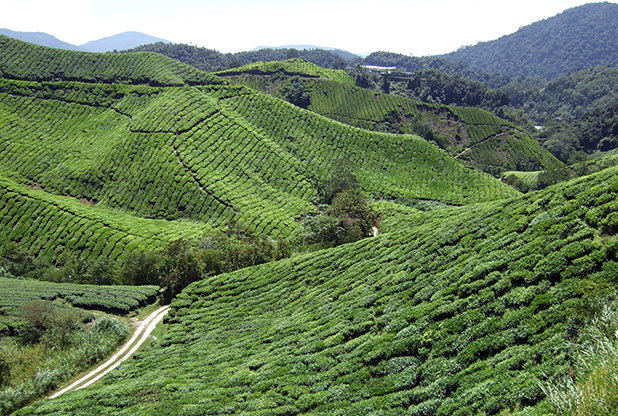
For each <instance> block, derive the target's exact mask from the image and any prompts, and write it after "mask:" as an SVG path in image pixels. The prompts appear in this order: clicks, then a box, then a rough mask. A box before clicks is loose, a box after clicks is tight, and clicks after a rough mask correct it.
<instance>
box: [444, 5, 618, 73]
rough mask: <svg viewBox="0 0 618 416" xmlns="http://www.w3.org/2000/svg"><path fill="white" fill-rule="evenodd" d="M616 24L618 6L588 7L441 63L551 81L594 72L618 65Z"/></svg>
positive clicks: (454, 54) (458, 53)
mask: <svg viewBox="0 0 618 416" xmlns="http://www.w3.org/2000/svg"><path fill="white" fill-rule="evenodd" d="M617 19H618V4H615V3H609V2H605V3H591V4H586V5H583V6H579V7H574V8H572V9H568V10H566V11H564V12H562V13H560V14H558V15H557V16H554V17H551V18H548V19H545V20H542V21H539V22H536V23H533V24H531V25H528V26H525V27H522V28H521V29H519V30H518V31H517V32H515V33H513V34H510V35H506V36H503V37H501V38H500V39H497V40H494V41H489V42H482V43H478V44H476V45H473V46H468V47H462V48H461V49H459V50H458V51H456V52H452V53H450V54H446V55H443V57H444V58H446V59H448V60H450V61H453V62H464V63H466V64H467V65H469V66H470V68H472V69H477V70H482V71H485V72H489V73H494V72H496V73H504V74H508V75H512V76H513V75H526V76H535V77H540V78H542V79H545V80H551V79H553V78H555V77H557V76H560V75H565V74H567V73H568V72H571V71H574V70H579V69H583V68H588V67H591V66H599V65H606V64H609V65H612V66H615V65H617V64H618V46H617V45H616V42H615V39H616V38H618V27H617V26H616V20H617Z"/></svg>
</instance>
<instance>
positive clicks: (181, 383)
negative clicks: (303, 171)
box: [17, 169, 618, 415]
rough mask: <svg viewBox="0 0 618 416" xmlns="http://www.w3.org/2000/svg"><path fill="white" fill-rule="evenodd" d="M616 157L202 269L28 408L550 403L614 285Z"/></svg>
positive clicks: (264, 410) (235, 409)
mask: <svg viewBox="0 0 618 416" xmlns="http://www.w3.org/2000/svg"><path fill="white" fill-rule="evenodd" d="M617 174H618V170H616V169H610V170H606V171H603V172H601V173H599V174H596V175H593V176H590V177H587V178H580V179H577V180H574V181H571V182H567V183H562V184H560V185H557V186H554V187H551V188H548V189H546V190H544V191H541V192H536V193H530V194H527V195H526V196H521V197H517V198H513V199H508V200H502V201H497V202H493V203H487V204H479V205H470V206H466V207H460V208H452V209H444V210H438V211H433V212H425V213H411V214H405V213H402V215H404V216H407V217H408V218H407V220H406V221H401V220H400V227H401V228H400V230H398V231H394V232H391V233H387V234H383V235H381V236H379V237H377V238H371V239H366V240H362V241H360V242H357V243H354V244H349V245H345V246H340V247H337V248H335V249H331V250H324V251H320V252H317V253H313V254H311V255H305V256H298V257H295V258H292V259H287V260H283V261H280V262H278V263H276V264H274V265H272V264H271V265H267V266H258V267H253V268H248V269H244V270H241V271H238V272H235V273H232V274H227V275H219V276H217V277H213V278H210V279H207V280H204V281H201V282H197V283H195V284H193V285H191V286H190V287H189V288H187V289H186V290H185V291H184V292H183V293H182V294H181V295H180V296H178V297H177V298H176V300H175V301H174V302H173V303H172V311H171V312H170V318H169V319H168V320H167V323H168V328H167V334H166V335H165V337H164V338H163V339H160V340H159V341H158V342H156V343H153V344H152V345H151V346H150V347H149V348H148V349H146V350H144V351H143V352H141V353H139V354H138V356H137V357H136V359H134V360H132V361H131V362H130V363H126V364H124V365H123V366H122V367H121V368H119V369H118V370H117V371H116V372H114V373H113V374H111V375H110V376H108V377H107V378H106V379H105V380H103V381H102V383H100V384H99V385H96V386H92V387H90V388H88V389H84V390H82V391H78V392H74V393H70V394H67V395H66V396H63V397H61V398H59V399H55V400H53V401H43V402H40V403H37V404H35V405H34V406H32V407H29V408H26V409H23V410H21V411H18V412H17V414H18V415H61V414H62V415H71V414H75V415H77V414H84V409H88V410H87V411H88V412H90V413H92V412H97V413H102V414H116V415H125V414H126V415H129V414H130V415H139V414H144V415H146V414H159V415H178V414H183V415H198V414H199V415H214V414H222V413H225V414H244V415H265V414H270V415H272V414H287V415H300V414H312V415H335V414H337V415H344V414H349V415H358V414H376V415H377V414H380V415H404V414H405V415H472V414H486V415H498V414H500V415H504V414H514V413H517V411H525V412H523V413H522V414H527V415H531V414H546V413H544V412H546V411H547V410H549V408H548V406H547V404H546V403H544V402H543V398H544V394H543V392H542V389H541V385H542V383H552V382H555V380H556V379H557V378H559V377H562V376H566V375H567V374H569V372H571V371H573V369H572V367H571V366H572V365H573V362H574V360H575V348H574V347H573V344H571V341H572V340H573V339H574V338H575V337H576V335H577V333H578V331H579V330H580V328H581V326H582V323H583V322H584V321H585V318H586V316H587V313H588V312H586V310H587V309H586V305H590V301H591V300H592V299H595V298H596V297H597V296H599V295H603V294H605V293H606V292H608V291H609V292H612V291H614V290H615V289H614V288H615V283H616V281H617V280H616V279H618V275H617V274H616V270H617V264H618V263H617V261H618V240H617V237H616V233H617V232H618V214H617V213H618V206H617V201H618V198H617V197H618V179H617V178H618V176H617ZM404 224H405V225H404Z"/></svg>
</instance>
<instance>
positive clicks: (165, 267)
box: [159, 239, 202, 301]
mask: <svg viewBox="0 0 618 416" xmlns="http://www.w3.org/2000/svg"><path fill="white" fill-rule="evenodd" d="M162 255H163V261H162V263H161V267H160V269H159V270H160V275H159V279H160V285H161V286H162V287H164V288H166V291H165V294H164V298H165V299H166V300H168V301H169V300H171V299H172V298H173V297H174V296H175V295H176V294H178V293H180V292H181V291H182V289H184V288H185V287H187V286H189V284H191V283H193V282H195V281H198V280H200V279H201V278H202V273H201V271H200V267H199V263H198V261H197V258H196V257H195V256H194V255H193V253H191V252H190V249H189V244H188V243H187V241H186V240H183V239H179V240H174V241H172V242H171V243H170V244H169V245H168V246H167V248H166V249H165V250H164V251H163V253H162Z"/></svg>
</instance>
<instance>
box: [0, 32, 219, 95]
mask: <svg viewBox="0 0 618 416" xmlns="http://www.w3.org/2000/svg"><path fill="white" fill-rule="evenodd" d="M0 55H1V56H2V59H1V60H0V77H3V78H12V79H24V80H33V81H57V80H67V81H69V80H70V81H83V82H104V83H128V84H149V85H185V84H189V85H194V84H210V83H214V84H219V83H221V82H222V81H221V80H219V79H217V78H216V77H213V76H212V75H208V74H206V73H204V72H202V71H200V70H198V69H195V68H193V67H192V66H189V65H186V64H182V63H180V62H178V61H176V60H174V59H171V58H167V57H165V56H163V55H159V54H156V53H149V52H142V53H134V54H107V53H106V54H102V53H90V52H78V51H70V50H62V49H53V48H48V47H46V46H39V45H34V44H31V43H26V42H22V41H19V40H16V39H12V38H9V37H7V36H2V35H0Z"/></svg>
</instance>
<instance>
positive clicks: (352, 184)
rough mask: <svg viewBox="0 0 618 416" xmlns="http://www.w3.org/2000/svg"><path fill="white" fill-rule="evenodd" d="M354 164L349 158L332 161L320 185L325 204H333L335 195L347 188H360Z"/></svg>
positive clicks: (322, 199)
mask: <svg viewBox="0 0 618 416" xmlns="http://www.w3.org/2000/svg"><path fill="white" fill-rule="evenodd" d="M358 188H359V183H358V178H357V177H356V173H355V169H354V165H353V164H352V162H351V161H350V160H348V159H338V160H335V161H333V162H332V163H331V167H330V169H329V171H328V173H327V174H326V176H325V177H324V178H323V179H322V181H321V183H320V184H319V185H318V191H319V195H320V196H321V201H322V202H323V203H324V204H331V203H332V202H333V199H334V198H335V195H337V194H338V193H340V192H342V191H345V190H347V189H358Z"/></svg>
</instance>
